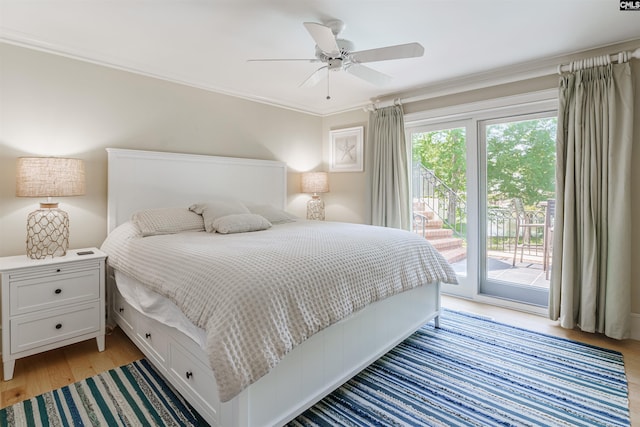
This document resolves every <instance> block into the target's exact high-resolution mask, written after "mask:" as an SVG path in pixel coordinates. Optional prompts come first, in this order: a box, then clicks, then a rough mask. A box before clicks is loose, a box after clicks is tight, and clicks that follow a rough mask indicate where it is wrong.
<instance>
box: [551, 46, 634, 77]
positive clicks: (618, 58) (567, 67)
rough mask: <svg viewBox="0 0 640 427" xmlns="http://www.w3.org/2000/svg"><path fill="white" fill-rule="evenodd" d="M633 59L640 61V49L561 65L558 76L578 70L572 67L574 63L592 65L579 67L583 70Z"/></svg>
mask: <svg viewBox="0 0 640 427" xmlns="http://www.w3.org/2000/svg"><path fill="white" fill-rule="evenodd" d="M631 58H636V59H640V47H639V48H637V49H636V50H634V51H633V52H624V51H623V52H619V53H612V54H610V55H606V54H605V55H601V56H594V57H591V58H587V59H582V60H577V61H573V62H571V63H569V64H560V65H558V74H562V73H564V72H567V71H572V70H574V69H576V67H575V65H572V64H574V63H580V62H581V61H583V62H585V63H587V64H590V65H583V66H580V65H579V66H578V68H577V69H581V68H583V67H585V66H589V67H591V66H594V65H604V63H605V62H606V61H610V62H626V61H628V60H630V59H631ZM590 61H591V62H590ZM598 61H603V62H600V63H599V62H598Z"/></svg>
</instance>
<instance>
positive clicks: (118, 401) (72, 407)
mask: <svg viewBox="0 0 640 427" xmlns="http://www.w3.org/2000/svg"><path fill="white" fill-rule="evenodd" d="M204 425H207V424H206V423H205V422H204V421H203V420H202V418H201V417H200V416H199V415H198V413H197V412H195V411H194V410H193V409H192V408H191V407H190V406H189V405H187V404H186V403H185V401H184V400H183V399H182V397H181V396H180V395H178V394H177V393H176V392H175V391H174V390H173V389H172V388H171V387H169V386H168V385H167V383H166V382H165V381H164V380H163V379H162V377H161V376H160V375H159V374H158V373H157V372H156V370H155V369H154V368H153V367H152V366H151V364H150V363H149V362H147V361H146V360H144V359H143V360H139V361H137V362H133V363H131V364H129V365H126V366H121V367H119V368H116V369H112V370H110V371H107V372H103V373H101V374H99V375H96V376H94V377H91V378H87V379H86V380H83V381H79V382H77V383H74V384H71V385H69V386H66V387H62V388H59V389H57V390H53V391H51V392H48V393H44V394H41V395H40V396H37V397H34V398H33V399H29V400H25V401H23V402H21V403H17V404H15V405H13V406H9V407H7V408H4V409H2V410H0V426H3V427H4V426H8V427H23V426H33V427H37V426H54V427H58V426H60V427H66V426H74V427H79V426H105V427H111V426H204Z"/></svg>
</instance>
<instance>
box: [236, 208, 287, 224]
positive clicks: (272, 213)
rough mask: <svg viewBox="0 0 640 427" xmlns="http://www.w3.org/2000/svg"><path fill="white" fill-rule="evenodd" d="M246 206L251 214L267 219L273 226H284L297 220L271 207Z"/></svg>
mask: <svg viewBox="0 0 640 427" xmlns="http://www.w3.org/2000/svg"><path fill="white" fill-rule="evenodd" d="M245 205H246V206H247V208H249V211H251V213H253V214H258V215H260V216H263V217H265V218H266V219H267V221H269V222H270V223H271V224H284V223H286V222H292V221H295V220H296V219H297V217H296V216H294V215H291V214H290V213H288V212H285V211H283V210H282V209H278V208H275V207H273V206H271V205H253V204H250V203H245Z"/></svg>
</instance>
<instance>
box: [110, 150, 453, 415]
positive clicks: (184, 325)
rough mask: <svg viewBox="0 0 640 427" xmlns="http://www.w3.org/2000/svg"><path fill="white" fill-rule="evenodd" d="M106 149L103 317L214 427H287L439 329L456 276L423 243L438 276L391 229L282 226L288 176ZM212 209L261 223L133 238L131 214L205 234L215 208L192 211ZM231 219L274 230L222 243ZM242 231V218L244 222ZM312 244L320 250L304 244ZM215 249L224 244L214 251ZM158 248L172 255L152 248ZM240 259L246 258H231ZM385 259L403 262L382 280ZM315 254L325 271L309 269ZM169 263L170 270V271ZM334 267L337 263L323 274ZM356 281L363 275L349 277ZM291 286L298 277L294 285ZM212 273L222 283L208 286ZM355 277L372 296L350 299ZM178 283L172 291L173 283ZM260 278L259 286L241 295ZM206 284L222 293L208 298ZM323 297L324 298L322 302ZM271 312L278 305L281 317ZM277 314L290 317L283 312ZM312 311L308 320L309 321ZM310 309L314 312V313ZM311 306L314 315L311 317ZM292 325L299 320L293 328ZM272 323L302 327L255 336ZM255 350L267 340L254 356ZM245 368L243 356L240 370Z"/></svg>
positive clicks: (268, 165)
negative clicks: (415, 338) (176, 212)
mask: <svg viewBox="0 0 640 427" xmlns="http://www.w3.org/2000/svg"><path fill="white" fill-rule="evenodd" d="M107 151H108V158H109V167H108V171H109V179H108V185H109V188H108V229H109V230H108V231H109V237H108V238H107V241H105V244H104V245H103V249H106V250H107V254H108V255H109V258H108V265H109V268H108V272H109V273H108V277H107V281H108V290H109V292H108V300H109V308H110V310H109V312H110V319H109V321H110V322H115V324H117V325H118V326H119V327H120V328H121V329H122V330H123V331H124V332H125V333H126V334H127V335H128V336H129V337H130V338H131V340H132V341H133V342H134V343H135V344H136V345H137V346H138V347H139V348H140V349H141V350H142V352H143V353H144V354H145V356H146V357H147V358H148V359H149V360H150V362H151V363H153V364H154V365H155V366H156V368H157V369H158V370H159V371H160V372H161V373H162V374H163V376H164V377H165V378H166V379H167V380H168V381H169V382H170V383H171V384H172V385H173V386H174V387H175V388H176V389H177V390H178V391H179V392H180V393H181V395H182V396H183V397H184V398H185V399H186V400H187V401H188V402H189V403H190V404H191V405H192V406H193V407H194V408H195V409H196V410H197V411H198V412H199V413H200V415H202V416H203V418H204V419H205V420H206V421H207V422H208V423H210V424H211V425H213V426H233V427H235V426H274V425H282V424H284V423H286V422H287V421H289V420H291V419H292V418H294V417H295V416H296V415H298V414H299V413H301V412H302V411H303V410H304V409H306V408H308V407H310V406H311V405H312V404H314V403H315V402H317V401H318V400H320V399H321V398H322V397H324V396H325V395H326V394H328V393H329V392H331V391H332V390H333V389H335V388H336V387H338V386H339V385H341V384H342V383H343V382H345V381H346V380H347V379H349V378H350V377H352V376H353V375H355V374H356V373H357V372H359V371H360V370H362V369H363V368H365V367H366V366H367V365H369V364H370V363H372V362H373V361H374V360H376V359H377V358H378V357H380V356H381V355H382V354H384V353H385V352H386V351H388V350H389V349H391V348H392V347H394V346H395V345H397V344H398V343H399V342H400V341H402V340H403V339H404V338H406V337H407V336H409V335H410V334H411V333H413V332H414V331H415V330H417V329H418V328H419V327H420V326H421V325H423V324H424V323H426V322H428V321H430V320H432V319H435V320H436V322H437V320H438V316H439V314H440V281H447V282H455V273H453V271H452V270H451V268H450V266H449V265H448V264H447V263H446V262H445V261H444V260H443V259H442V257H441V256H439V254H437V253H435V255H434V254H433V253H432V252H431V251H430V250H429V249H425V247H423V246H422V243H420V247H419V249H418V251H419V253H420V254H421V255H416V256H419V257H420V260H422V258H423V257H426V258H429V259H431V258H434V259H435V261H434V265H435V270H436V272H435V273H434V272H432V271H429V272H426V270H425V269H422V268H414V266H413V264H419V263H418V262H412V261H406V260H407V259H408V260H410V257H408V256H406V255H400V254H401V253H399V254H392V253H391V252H393V251H401V250H405V249H403V246H404V241H405V240H407V241H411V240H412V239H413V238H414V236H412V235H408V236H411V238H409V239H407V237H408V236H407V235H406V234H401V233H404V232H401V231H399V230H390V229H384V230H379V232H381V233H389V234H385V235H380V236H378V231H376V227H370V226H364V225H357V224H340V223H335V224H330V223H318V222H313V221H306V220H296V219H294V218H285V219H284V220H282V221H279V220H280V219H281V217H280V216H278V215H279V213H280V212H281V211H280V209H284V207H285V205H286V203H287V167H286V165H285V164H283V163H281V162H275V161H265V160H255V159H237V158H224V157H216V156H203V155H190V154H177V153H163V152H150V151H137V150H122V149H107ZM210 200H214V201H215V200H224V201H229V200H230V201H233V203H235V201H237V200H241V201H243V205H244V206H249V210H251V209H253V207H255V208H256V209H257V211H258V212H260V213H263V215H255V213H254V212H250V211H247V213H246V214H245V213H244V212H243V213H238V214H237V215H229V216H224V217H220V216H218V217H217V219H216V221H217V222H215V226H216V227H217V231H218V232H217V233H207V232H206V231H203V230H186V231H185V232H180V233H160V235H150V237H141V236H139V235H137V233H140V230H143V229H144V227H143V226H141V225H140V222H136V223H135V224H134V223H132V221H131V219H132V216H133V215H134V214H135V215H139V214H140V212H145V213H146V212H163V209H181V210H185V211H186V210H187V209H186V207H189V206H191V207H193V208H195V209H193V210H194V211H196V213H198V214H200V215H202V218H204V223H205V228H207V229H208V228H209V227H210V226H211V221H210V219H211V218H208V217H207V215H208V212H211V206H212V205H210V204H208V205H206V206H208V207H209V209H210V210H209V211H207V210H206V209H205V208H202V209H201V210H200V211H199V212H198V208H197V207H198V206H199V205H198V203H199V202H203V201H205V202H206V201H210ZM225 203H226V202H225ZM225 206H226V205H225ZM252 206H253V207H252ZM264 206H269V207H273V208H274V212H275V214H273V215H272V213H273V212H271V211H269V212H267V213H264V212H263V211H260V209H258V208H259V207H264ZM181 212H182V211H181ZM181 215H182V213H181ZM190 215H191V216H189V219H185V220H183V221H178V222H179V226H180V227H183V228H184V227H185V226H186V225H185V224H188V223H189V221H190V220H191V219H192V217H193V214H190ZM270 215H271V216H270ZM230 217H234V220H235V218H242V220H243V221H244V220H245V219H248V218H250V219H252V220H253V219H255V218H256V217H262V219H264V218H268V219H271V221H267V222H268V223H269V224H268V226H266V225H264V224H263V225H264V228H258V229H259V230H262V231H257V232H255V233H252V232H246V233H233V232H232V231H234V230H233V227H234V225H233V224H234V223H233V222H232V225H231V229H232V230H231V232H230V233H229V234H220V233H221V232H224V231H223V230H224V227H225V226H226V225H228V224H226V223H224V219H227V218H230ZM134 218H137V219H139V218H140V217H139V216H136V217H134ZM185 218H186V217H185ZM214 219H215V218H214ZM245 225H246V224H245V223H244V222H243V223H242V226H243V227H244V226H245ZM209 231H214V230H209ZM236 231H237V230H236ZM241 231H243V230H241ZM354 233H355V234H359V235H360V236H362V237H361V239H362V241H363V242H364V241H365V240H367V241H368V240H370V242H368V243H367V245H368V246H367V247H371V248H374V249H372V250H360V249H359V247H360V246H358V245H362V244H364V243H359V242H360V238H359V239H354V238H351V236H353V235H355V234H354ZM150 234H153V233H150ZM317 236H322V239H317ZM334 236H335V237H334ZM313 239H316V240H314V241H313V242H312V244H311V245H308V243H307V242H310V241H312V240H313ZM375 239H379V240H375ZM394 239H396V240H394ZM355 240H358V242H355ZM116 241H117V242H118V243H117V244H118V245H121V243H120V242H124V243H122V245H121V246H116V243H114V242H116ZM274 242H277V244H276V243H274ZM285 242H291V243H285ZM387 242H394V243H393V244H387ZM217 244H219V245H220V247H215V245H217ZM259 245H263V246H259ZM305 245H306V246H305ZM412 245H414V243H411V246H412ZM158 246H159V247H161V248H163V251H164V250H167V251H168V253H167V254H164V252H162V253H161V252H159V251H157V247H158ZM289 246H290V248H288V247H289ZM307 246H308V247H309V248H308V249H307ZM407 246H410V245H407ZM427 246H428V245H427ZM121 247H122V249H120V248H121ZM194 248H197V249H194ZM247 248H248V249H247ZM287 248H288V249H287ZM243 250H251V251H253V252H242V251H243ZM406 250H411V251H413V250H414V249H413V248H409V249H406ZM236 251H238V253H239V254H246V253H250V255H249V256H247V255H244V256H238V257H237V258H232V257H233V256H234V253H235V252H236ZM285 251H288V252H285ZM307 251H308V252H307ZM340 251H342V252H340ZM424 251H428V252H424ZM280 252H281V253H280ZM333 252H335V253H333ZM387 252H389V254H388V255H387ZM427 253H428V255H425V254H427ZM325 254H326V255H325ZM201 256H202V259H200V257H201ZM391 256H396V257H397V258H398V261H397V263H399V264H402V263H403V262H405V261H406V262H405V263H406V264H407V265H406V267H402V268H403V270H401V271H399V272H397V273H394V274H395V276H393V277H392V276H389V277H388V278H387V277H386V276H385V272H386V271H387V270H390V271H391V270H393V271H395V270H394V269H387V268H386V267H385V268H381V267H380V268H378V269H377V270H376V268H377V267H376V264H379V265H381V266H382V265H384V264H383V261H384V260H386V259H387V258H388V257H391ZM376 257H387V258H380V259H377V258H376ZM241 258H247V259H250V260H251V262H250V263H249V264H246V265H244V264H235V263H238V262H241ZM280 258H281V259H287V260H295V262H293V261H292V262H290V263H287V266H289V265H290V264H293V265H295V266H298V267H296V268H293V267H286V268H287V269H284V268H285V267H283V266H279V264H278V259H280ZM316 258H318V259H320V258H322V259H323V261H322V262H321V263H320V264H318V266H316V267H314V266H313V265H314V264H313V263H314V262H315V260H316ZM325 258H326V259H325ZM426 258H425V259H426ZM174 259H176V260H177V261H175V262H174V263H173V264H172V262H173V261H172V260H174ZM402 259H405V261H402ZM214 260H215V262H214ZM148 261H149V262H151V261H155V262H156V265H155V266H153V265H152V266H151V267H141V265H142V264H145V265H146V263H147V262H148ZM242 262H244V261H242ZM329 262H331V263H332V264H325V263H329ZM420 262H423V261H420ZM429 262H431V261H429ZM368 263H369V264H368ZM371 263H372V264H371ZM214 264H215V265H214ZM242 265H244V266H242ZM325 265H326V267H325ZM361 266H364V267H365V268H362V267H361ZM356 267H357V268H356ZM214 268H215V270H214ZM205 270H206V271H209V270H211V271H215V276H206V275H205V274H204V273H200V272H201V271H205ZM271 270H273V271H271ZM360 270H362V271H360ZM423 270H425V271H423ZM233 271H238V272H242V274H241V276H242V277H238V278H236V277H235V276H234V278H233V279H230V280H233V281H231V282H229V283H227V282H224V283H222V282H223V280H221V279H219V278H221V277H222V278H226V277H228V276H229V277H230V276H233V275H232V274H231V273H232V272H233ZM329 272H331V273H332V274H334V273H335V274H338V275H341V276H340V277H341V278H342V279H341V280H337V279H336V280H335V282H336V283H337V282H340V284H339V285H337V284H336V285H334V284H333V281H334V280H333V279H331V278H328V276H327V275H328V273H329ZM354 272H356V273H357V276H358V277H360V276H361V275H362V277H363V278H362V279H360V278H356V276H355V275H354V274H356V273H354ZM365 273H366V275H365ZM212 274H213V273H212ZM270 275H272V276H270ZM298 276H299V277H300V278H296V277H298ZM208 277H216V280H211V279H209V281H208V282H207V278H208ZM270 277H272V278H270ZM358 281H362V282H363V283H366V284H367V286H368V287H367V288H366V290H364V288H357V287H355V285H353V286H354V288H353V290H351V286H352V284H351V282H354V283H355V282H358ZM178 282H179V286H175V284H176V283H178ZM213 282H216V283H215V286H214V284H213ZM218 282H220V283H218ZM258 282H259V283H260V286H259V287H254V288H250V287H248V286H249V284H253V283H258ZM315 282H318V283H321V284H322V286H318V284H315ZM416 283H418V284H417V285H416ZM209 284H211V286H209ZM278 286H282V288H279V287H278ZM331 286H337V287H336V288H332V287H331ZM361 286H364V285H361ZM376 286H377V287H376ZM209 287H211V288H221V290H218V291H215V290H211V291H209V290H208V288H209ZM205 288H207V293H209V292H212V295H209V296H208V297H203V296H202V295H203V294H201V292H203V289H205ZM320 288H322V292H327V295H328V296H325V295H323V294H321V293H320ZM324 288H327V289H324ZM214 292H218V293H217V294H216V293H214ZM287 292H289V293H287ZM349 292H351V293H352V294H354V295H356V297H353V298H351V296H350V298H351V299H349V301H350V302H349V303H348V304H347V303H344V302H343V301H345V300H346V299H345V300H343V299H338V300H337V301H338V302H336V301H333V300H335V295H342V294H343V293H344V294H345V295H346V294H348V293H349ZM269 295H277V297H278V298H275V299H276V300H277V301H276V302H275V303H271V302H269V303H267V301H271V298H270V297H269ZM284 295H286V296H284ZM206 298H211V299H210V300H206ZM305 298H306V299H305ZM240 300H242V301H245V300H248V303H247V302H243V304H245V305H247V304H248V308H247V307H245V306H241V305H238V306H237V307H236V306H234V305H232V303H235V301H240ZM330 300H331V301H333V303H330V302H329V301H330ZM263 302H264V303H263ZM271 305H275V306H277V307H276V308H277V310H278V311H274V310H276V308H271V307H270V306H271ZM200 306H202V307H200ZM280 306H283V307H284V308H282V309H280V308H278V307H280ZM307 306H309V311H305V310H306V307H307ZM312 306H317V307H316V308H315V309H313V310H312V308H313V307H312ZM196 307H198V310H196V309H195V308H196ZM229 307H233V308H229ZM287 307H290V308H287ZM301 307H302V308H305V310H303V309H302V308H301ZM318 308H319V309H320V312H321V313H323V314H322V315H320V314H318V315H316V314H315V313H317V312H316V311H314V310H316V309H318ZM227 309H228V310H227ZM225 310H227V311H225ZM298 311H300V313H297V312H298ZM262 312H264V313H265V314H264V317H263V318H260V319H258V322H257V323H256V324H255V325H251V326H250V327H248V326H247V323H246V322H245V318H248V317H247V316H248V315H247V313H251V316H254V315H255V316H258V315H261V313H262ZM293 312H296V313H293ZM205 313H206V314H205ZM221 313H224V314H221ZM229 313H233V316H234V317H231V315H230V314H229ZM327 313H328V314H327ZM236 316H237V317H236ZM295 316H299V317H300V319H302V320H295V321H293V320H292V321H289V318H291V319H294V318H295ZM256 318H257V317H256ZM285 318H286V319H285ZM325 318H326V319H325ZM229 319H231V320H229ZM273 319H275V320H274V322H275V323H277V324H278V325H280V323H283V324H285V323H286V324H287V325H298V324H301V325H302V326H301V327H299V328H298V327H296V328H290V327H288V328H284V327H283V328H281V329H283V330H286V332H284V333H283V332H282V331H278V333H279V334H280V335H276V336H275V338H272V337H271V336H270V335H269V329H268V328H267V329H261V327H262V326H263V325H265V324H267V323H269V322H271V321H272V320H273ZM282 319H285V320H282ZM296 319H297V318H296ZM319 319H320V320H319ZM228 324H229V325H230V329H227V325H228ZM240 330H248V331H249V332H248V338H247V337H245V336H244V335H240V332H238V331H240ZM229 331H231V332H229ZM283 337H284V338H283ZM256 341H264V343H261V344H260V347H256V345H257V343H256ZM283 342H285V345H283V344H282V343H283ZM236 346H237V347H236ZM263 346H264V347H263ZM244 359H250V360H248V361H247V362H246V363H244ZM265 360H266V362H265ZM265 363H266V364H265ZM230 371H233V375H232V374H231V373H229V372H230ZM214 373H215V374H214Z"/></svg>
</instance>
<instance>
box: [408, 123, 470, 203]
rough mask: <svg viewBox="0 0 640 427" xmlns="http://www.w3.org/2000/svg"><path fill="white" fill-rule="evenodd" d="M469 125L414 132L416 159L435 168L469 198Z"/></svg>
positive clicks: (463, 195)
mask: <svg viewBox="0 0 640 427" xmlns="http://www.w3.org/2000/svg"><path fill="white" fill-rule="evenodd" d="M465 136H466V135H465V129H464V128H455V129H444V130H439V131H434V132H426V133H420V134H414V136H413V145H412V146H413V162H420V163H422V165H423V166H424V167H426V168H427V169H429V170H432V171H433V172H434V173H435V175H436V176H437V177H438V178H440V179H441V180H443V181H444V182H445V183H446V184H447V185H448V186H449V187H450V188H451V189H452V190H453V191H455V192H456V193H457V194H458V195H460V196H461V197H463V198H466V197H465V196H466V191H467V190H466V188H467V176H466V171H467V158H466V150H467V148H466V142H465Z"/></svg>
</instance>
